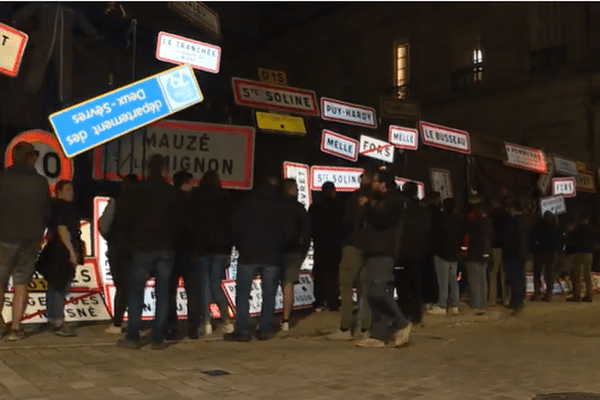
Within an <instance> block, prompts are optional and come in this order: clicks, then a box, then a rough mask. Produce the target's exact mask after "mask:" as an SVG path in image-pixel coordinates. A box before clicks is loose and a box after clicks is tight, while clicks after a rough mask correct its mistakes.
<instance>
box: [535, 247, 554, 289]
mask: <svg viewBox="0 0 600 400" xmlns="http://www.w3.org/2000/svg"><path fill="white" fill-rule="evenodd" d="M556 258H557V254H556V252H555V251H541V252H539V253H536V254H535V255H534V257H533V294H534V295H539V294H540V293H541V290H542V289H541V288H542V271H543V272H544V280H545V281H546V296H552V290H553V289H554V266H555V265H556Z"/></svg>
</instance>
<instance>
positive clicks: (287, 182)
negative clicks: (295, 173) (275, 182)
mask: <svg viewBox="0 0 600 400" xmlns="http://www.w3.org/2000/svg"><path fill="white" fill-rule="evenodd" d="M292 188H298V185H297V184H296V180H295V179H292V178H288V179H284V180H283V182H281V190H282V191H283V193H287V192H289V191H290V190H291V189H292Z"/></svg>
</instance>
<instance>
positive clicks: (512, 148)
mask: <svg viewBox="0 0 600 400" xmlns="http://www.w3.org/2000/svg"><path fill="white" fill-rule="evenodd" d="M504 146H505V148H506V161H505V162H504V164H505V165H509V166H511V167H517V168H521V169H526V170H528V171H532V172H537V173H540V174H546V173H548V167H547V165H546V157H545V156H544V152H543V151H541V150H538V149H533V148H531V147H525V146H520V145H518V144H513V143H504Z"/></svg>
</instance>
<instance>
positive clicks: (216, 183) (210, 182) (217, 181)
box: [200, 169, 221, 189]
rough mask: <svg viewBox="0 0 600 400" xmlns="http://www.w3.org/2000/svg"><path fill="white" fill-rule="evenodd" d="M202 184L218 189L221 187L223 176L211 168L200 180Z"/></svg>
mask: <svg viewBox="0 0 600 400" xmlns="http://www.w3.org/2000/svg"><path fill="white" fill-rule="evenodd" d="M200 186H202V187H205V188H206V187H210V188H213V189H218V188H220V187H221V178H219V173H218V172H217V171H215V170H214V169H209V170H208V171H206V172H205V173H204V175H202V179H201V180H200Z"/></svg>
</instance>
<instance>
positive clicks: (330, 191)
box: [321, 181, 337, 199]
mask: <svg viewBox="0 0 600 400" xmlns="http://www.w3.org/2000/svg"><path fill="white" fill-rule="evenodd" d="M321 190H322V191H323V196H325V197H326V198H330V199H335V198H336V196H337V192H336V190H335V185H334V184H333V182H329V181H327V182H325V183H324V184H323V187H322V188H321Z"/></svg>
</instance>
